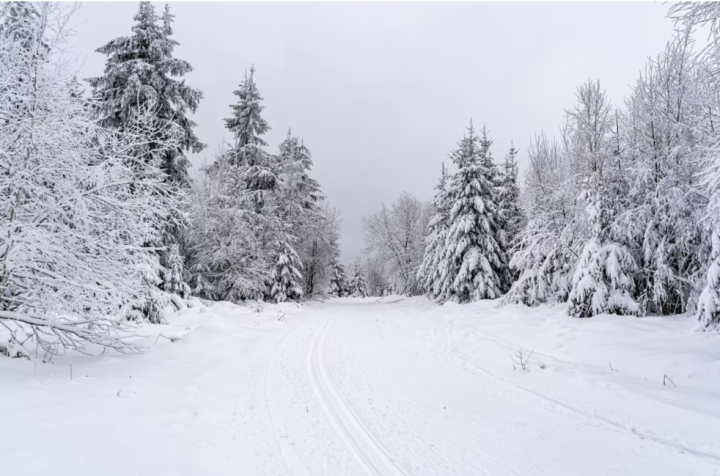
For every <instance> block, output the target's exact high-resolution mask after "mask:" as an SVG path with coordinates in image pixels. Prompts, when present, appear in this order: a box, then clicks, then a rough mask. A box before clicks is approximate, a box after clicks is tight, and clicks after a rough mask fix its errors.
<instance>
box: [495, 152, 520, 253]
mask: <svg viewBox="0 0 720 476" xmlns="http://www.w3.org/2000/svg"><path fill="white" fill-rule="evenodd" d="M517 154H518V149H516V148H515V147H514V146H512V145H511V146H510V150H509V151H508V153H507V155H505V160H504V163H503V169H502V181H501V184H502V188H501V190H500V197H499V204H500V207H501V211H502V214H503V220H504V222H505V235H506V239H507V243H508V249H511V248H512V246H514V245H515V244H516V242H517V237H518V234H519V233H520V231H521V230H522V229H523V227H524V225H525V214H524V213H523V211H522V209H521V208H520V186H519V185H518V162H517Z"/></svg>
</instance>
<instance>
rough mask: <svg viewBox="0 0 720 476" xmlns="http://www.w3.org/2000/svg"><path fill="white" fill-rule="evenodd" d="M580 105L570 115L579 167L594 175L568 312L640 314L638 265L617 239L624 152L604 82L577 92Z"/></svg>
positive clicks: (586, 195)
mask: <svg viewBox="0 0 720 476" xmlns="http://www.w3.org/2000/svg"><path fill="white" fill-rule="evenodd" d="M577 98H578V104H577V105H576V106H575V108H574V109H573V110H570V111H568V112H567V114H568V117H569V119H570V121H569V125H570V130H569V138H570V141H571V143H572V153H573V154H575V162H576V163H578V164H584V166H583V168H584V169H585V170H589V173H590V175H589V176H587V177H586V179H585V183H584V187H583V192H582V194H581V197H580V200H581V201H582V202H583V203H585V204H586V207H585V212H586V215H585V217H586V218H585V220H586V222H587V229H588V235H589V236H588V239H587V240H586V242H585V245H584V247H583V251H582V253H581V254H580V259H579V260H578V263H577V265H576V268H575V272H574V275H573V280H572V289H571V290H570V294H569V296H568V313H569V314H570V315H571V316H574V317H592V316H594V315H597V314H601V313H614V314H623V315H624V314H631V315H637V314H638V313H639V308H638V305H637V303H636V302H635V300H634V296H633V293H634V290H635V282H634V280H633V274H634V273H635V271H636V268H637V267H636V264H635V261H634V259H633V256H632V254H631V253H630V251H629V250H628V248H627V246H624V245H623V244H622V243H620V242H618V240H617V233H615V230H616V224H615V221H616V218H617V216H618V208H620V206H621V204H622V201H621V197H622V195H624V194H626V190H627V188H626V187H622V183H623V181H624V180H625V178H626V172H625V171H624V170H623V158H622V151H621V150H619V148H618V147H617V146H616V147H614V144H615V145H618V144H619V142H618V141H617V140H616V141H613V140H612V139H613V137H612V132H611V131H612V122H613V121H612V115H611V109H610V104H609V102H608V100H607V96H606V95H605V93H604V92H603V91H602V90H601V89H600V83H599V82H587V83H585V84H584V85H582V86H580V87H579V88H578V92H577Z"/></svg>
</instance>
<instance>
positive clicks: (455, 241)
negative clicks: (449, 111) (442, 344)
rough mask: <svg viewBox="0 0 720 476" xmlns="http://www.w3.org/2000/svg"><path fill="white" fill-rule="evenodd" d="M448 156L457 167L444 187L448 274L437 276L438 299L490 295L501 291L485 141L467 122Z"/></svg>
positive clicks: (501, 269)
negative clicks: (446, 200)
mask: <svg viewBox="0 0 720 476" xmlns="http://www.w3.org/2000/svg"><path fill="white" fill-rule="evenodd" d="M452 159H453V162H455V165H456V166H457V168H458V171H457V172H456V174H455V176H454V177H453V179H452V182H451V184H450V187H449V190H448V195H449V201H450V203H452V208H451V209H450V216H449V227H448V234H447V239H446V246H447V249H448V261H449V269H448V271H449V272H448V273H447V275H446V276H444V277H442V279H441V285H440V286H441V287H440V293H441V294H440V297H441V298H442V299H450V298H453V299H457V300H458V301H459V302H468V301H474V300H478V299H494V298H497V297H499V296H500V294H501V286H502V276H503V274H504V273H505V267H506V264H505V262H504V260H503V252H504V250H503V248H502V246H501V245H500V243H498V236H499V235H498V234H499V231H500V230H499V228H498V222H499V217H498V213H499V212H498V206H497V203H496V201H497V193H496V187H495V183H494V181H495V172H494V170H493V166H492V165H491V160H492V159H491V158H490V156H489V153H488V148H487V142H484V143H481V142H480V140H479V139H478V137H477V136H476V135H475V130H474V128H473V126H472V122H471V123H470V126H469V127H468V132H467V135H466V136H465V137H464V138H463V140H462V141H461V142H460V143H459V147H458V149H457V150H456V151H455V152H453V154H452Z"/></svg>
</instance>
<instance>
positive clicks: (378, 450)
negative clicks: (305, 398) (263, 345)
mask: <svg viewBox="0 0 720 476" xmlns="http://www.w3.org/2000/svg"><path fill="white" fill-rule="evenodd" d="M338 309H339V306H336V307H335V309H333V312H332V313H331V315H330V316H329V317H327V318H326V319H325V321H324V322H323V323H322V325H321V326H320V328H319V329H318V330H317V331H316V332H315V334H314V335H313V337H312V340H311V341H310V346H309V347H308V351H307V357H306V365H307V371H308V377H309V378H310V383H311V385H312V388H313V391H314V393H315V396H316V397H317V399H318V402H319V403H320V406H321V408H322V410H323V413H324V414H325V416H326V417H327V419H328V422H329V423H330V424H331V425H332V427H333V429H334V430H335V431H336V433H337V435H338V437H339V438H340V439H341V440H342V442H343V443H344V444H345V446H346V447H347V449H348V451H349V452H350V453H351V454H352V455H353V456H354V457H355V460H356V461H357V463H358V464H359V465H360V467H361V468H362V469H363V471H364V472H365V474H366V475H368V476H407V475H406V473H405V472H403V471H402V470H401V469H400V468H399V467H398V466H397V465H396V464H395V463H394V462H393V460H392V459H391V458H390V456H389V455H388V453H387V450H386V449H385V448H384V447H383V445H382V443H381V442H380V441H379V440H378V439H377V438H375V437H373V435H372V434H371V433H370V432H369V431H368V429H367V428H366V426H365V425H364V424H363V422H362V420H360V418H358V416H357V415H356V414H355V412H354V411H353V410H352V408H351V407H350V406H349V405H348V403H347V401H346V400H345V399H344V398H343V396H342V395H341V394H340V393H339V392H338V390H337V387H336V386H335V384H334V383H333V380H332V378H331V377H330V375H329V373H328V371H327V367H326V366H325V362H324V361H323V350H324V347H325V338H326V336H327V332H328V329H329V328H330V326H331V324H332V322H333V320H334V318H335V315H336V314H337V312H338Z"/></svg>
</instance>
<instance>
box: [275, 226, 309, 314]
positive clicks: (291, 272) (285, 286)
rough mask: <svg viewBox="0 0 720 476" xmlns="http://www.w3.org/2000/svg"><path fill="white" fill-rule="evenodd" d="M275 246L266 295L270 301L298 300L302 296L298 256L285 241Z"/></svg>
mask: <svg viewBox="0 0 720 476" xmlns="http://www.w3.org/2000/svg"><path fill="white" fill-rule="evenodd" d="M281 239H282V237H281ZM279 241H280V240H279ZM276 248H277V249H278V253H277V256H276V259H275V267H274V269H273V270H272V273H271V274H270V285H269V288H270V289H269V292H268V296H269V298H270V300H271V301H272V302H285V301H299V300H300V298H302V296H303V291H302V285H301V280H302V275H301V274H300V271H299V269H301V268H302V263H301V262H300V258H299V257H298V255H297V253H296V252H295V249H294V248H293V247H292V245H291V244H290V243H288V242H287V241H281V242H279V243H278V244H277V245H276Z"/></svg>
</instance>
